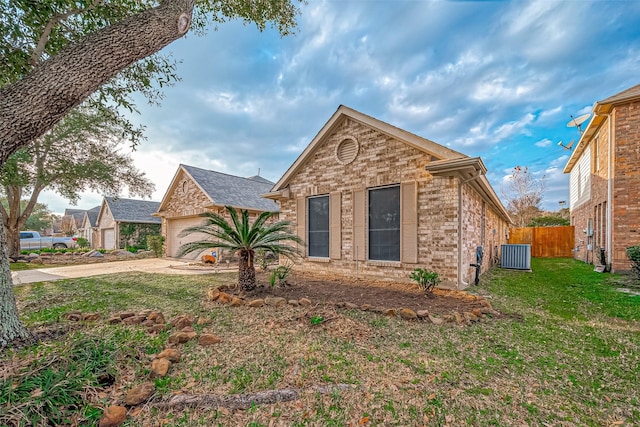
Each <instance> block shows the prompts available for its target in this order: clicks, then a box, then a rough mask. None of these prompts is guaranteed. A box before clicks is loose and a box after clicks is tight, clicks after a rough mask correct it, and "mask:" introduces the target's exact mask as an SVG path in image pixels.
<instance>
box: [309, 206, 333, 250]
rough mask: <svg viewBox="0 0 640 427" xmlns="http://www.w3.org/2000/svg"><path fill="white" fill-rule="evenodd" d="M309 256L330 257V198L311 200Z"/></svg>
mask: <svg viewBox="0 0 640 427" xmlns="http://www.w3.org/2000/svg"><path fill="white" fill-rule="evenodd" d="M307 243H308V244H309V256H311V257H322V258H328V257H329V196H322V197H313V198H310V199H309V235H308V238H307Z"/></svg>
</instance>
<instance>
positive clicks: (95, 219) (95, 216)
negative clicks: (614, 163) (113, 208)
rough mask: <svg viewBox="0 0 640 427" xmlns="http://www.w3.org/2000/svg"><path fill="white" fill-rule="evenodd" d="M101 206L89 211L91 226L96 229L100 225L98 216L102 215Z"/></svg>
mask: <svg viewBox="0 0 640 427" xmlns="http://www.w3.org/2000/svg"><path fill="white" fill-rule="evenodd" d="M100 208H101V206H96V207H95V208H91V209H89V210H88V211H87V217H89V226H90V227H96V226H97V225H98V214H99V213H100Z"/></svg>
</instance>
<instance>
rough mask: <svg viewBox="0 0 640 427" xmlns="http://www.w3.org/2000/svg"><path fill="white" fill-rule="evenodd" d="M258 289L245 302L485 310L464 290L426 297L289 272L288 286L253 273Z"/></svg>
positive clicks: (393, 286) (413, 290)
mask: <svg viewBox="0 0 640 427" xmlns="http://www.w3.org/2000/svg"><path fill="white" fill-rule="evenodd" d="M256 276H257V279H258V280H257V281H258V283H259V285H258V287H257V288H256V289H255V290H253V291H251V292H250V293H248V294H246V295H244V297H245V298H247V299H255V298H265V297H283V298H285V299H287V300H291V299H295V300H299V299H300V298H308V299H310V300H311V301H312V302H313V304H318V303H320V304H340V303H352V304H356V305H358V306H362V305H365V304H366V305H370V306H372V307H381V308H395V309H400V308H410V309H412V310H414V311H418V310H428V311H429V312H430V313H433V314H441V315H442V314H450V313H451V312H453V311H457V312H465V311H469V312H470V311H472V310H473V309H474V308H482V307H486V304H487V302H486V300H484V299H483V298H482V297H478V296H475V295H471V294H468V293H467V292H464V291H455V290H445V289H436V290H435V291H434V296H433V297H428V296H427V295H426V294H425V292H424V291H422V290H420V289H419V288H418V287H417V286H416V285H412V284H408V283H398V282H391V281H388V282H387V281H375V280H368V279H359V280H356V279H350V278H344V277H331V276H319V275H311V274H309V273H304V274H303V273H293V274H291V276H289V277H290V279H289V285H287V286H285V287H279V286H274V287H273V288H272V287H271V286H269V277H268V274H267V273H263V272H257V275H256Z"/></svg>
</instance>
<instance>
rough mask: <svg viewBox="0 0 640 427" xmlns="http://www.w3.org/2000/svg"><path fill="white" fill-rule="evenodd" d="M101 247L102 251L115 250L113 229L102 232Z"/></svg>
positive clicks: (114, 231) (114, 232)
mask: <svg viewBox="0 0 640 427" xmlns="http://www.w3.org/2000/svg"><path fill="white" fill-rule="evenodd" d="M102 247H103V248H104V249H115V248H116V230H115V229H114V228H105V229H104V230H102Z"/></svg>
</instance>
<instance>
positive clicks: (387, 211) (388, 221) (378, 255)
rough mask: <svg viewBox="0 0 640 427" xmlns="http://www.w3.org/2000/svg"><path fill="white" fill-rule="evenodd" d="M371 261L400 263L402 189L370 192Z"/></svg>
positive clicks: (380, 189) (392, 188) (397, 187)
mask: <svg viewBox="0 0 640 427" xmlns="http://www.w3.org/2000/svg"><path fill="white" fill-rule="evenodd" d="M369 259H371V260H381V261H400V187H399V186H396V187H387V188H379V189H375V190H369Z"/></svg>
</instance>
